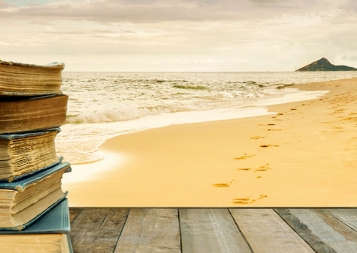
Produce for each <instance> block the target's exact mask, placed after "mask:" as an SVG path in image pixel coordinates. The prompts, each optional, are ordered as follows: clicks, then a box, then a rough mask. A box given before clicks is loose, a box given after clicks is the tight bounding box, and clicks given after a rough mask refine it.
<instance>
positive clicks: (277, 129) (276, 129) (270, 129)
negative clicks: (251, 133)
mask: <svg viewBox="0 0 357 253" xmlns="http://www.w3.org/2000/svg"><path fill="white" fill-rule="evenodd" d="M268 131H281V129H279V128H268Z"/></svg>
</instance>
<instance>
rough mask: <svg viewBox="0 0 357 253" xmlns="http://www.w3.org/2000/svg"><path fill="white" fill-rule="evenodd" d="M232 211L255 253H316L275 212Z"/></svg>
mask: <svg viewBox="0 0 357 253" xmlns="http://www.w3.org/2000/svg"><path fill="white" fill-rule="evenodd" d="M230 211H231V213H232V215H233V217H234V219H235V221H236V222H237V225H238V227H239V229H240V230H241V231H242V234H243V235H244V236H245V238H246V239H247V241H248V242H249V244H250V246H251V248H252V250H253V252H254V253H259V252H272V253H278V252H282V253H285V252H289V253H290V252H291V253H293V252H296V253H302V252H314V251H313V250H312V249H311V247H310V246H309V245H308V244H307V243H306V242H305V241H304V240H302V239H301V238H300V237H299V236H298V235H297V234H296V233H295V232H294V231H293V230H292V229H291V228H290V227H289V226H288V225H287V224H286V223H285V222H284V221H282V220H281V218H280V217H279V216H278V215H277V214H276V213H275V212H274V211H273V210H270V209H231V210H230Z"/></svg>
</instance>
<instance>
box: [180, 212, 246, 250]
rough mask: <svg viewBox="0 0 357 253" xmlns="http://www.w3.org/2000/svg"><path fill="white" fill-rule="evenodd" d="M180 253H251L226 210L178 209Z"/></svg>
mask: <svg viewBox="0 0 357 253" xmlns="http://www.w3.org/2000/svg"><path fill="white" fill-rule="evenodd" d="M179 212H180V227H181V238H182V239H181V240H182V252H183V253H191V252H192V253H194V252H205V253H210V252H212V253H216V252H220V253H221V252H234V253H236V252H237V253H239V252H252V251H251V250H250V248H249V245H248V244H247V242H246V241H245V239H244V237H243V236H242V234H241V233H240V232H239V230H238V228H237V225H236V224H235V222H234V220H233V218H232V216H231V214H230V213H229V211H228V210H227V209H180V210H179Z"/></svg>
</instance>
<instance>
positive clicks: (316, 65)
mask: <svg viewBox="0 0 357 253" xmlns="http://www.w3.org/2000/svg"><path fill="white" fill-rule="evenodd" d="M356 70H357V69H356V68H352V67H348V66H345V65H333V64H331V63H330V62H329V60H327V59H326V58H321V59H320V60H318V61H315V62H313V63H310V64H309V65H306V66H304V67H302V68H300V69H298V70H296V71H356Z"/></svg>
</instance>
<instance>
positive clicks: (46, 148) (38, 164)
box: [0, 128, 61, 182]
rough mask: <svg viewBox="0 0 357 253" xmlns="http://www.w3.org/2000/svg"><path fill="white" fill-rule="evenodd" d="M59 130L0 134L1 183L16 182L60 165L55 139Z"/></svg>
mask: <svg viewBox="0 0 357 253" xmlns="http://www.w3.org/2000/svg"><path fill="white" fill-rule="evenodd" d="M59 131H60V129H59V128H52V129H48V130H44V131H36V132H27V133H17V134H16V133H15V134H0V181H8V182H11V181H14V180H18V179H20V178H22V177H24V176H28V175H29V174H32V173H34V172H36V171H39V170H43V169H46V168H48V167H51V166H53V165H55V164H58V163H60V161H61V158H60V157H58V156H57V154H56V148H55V138H56V135H57V133H58V132H59Z"/></svg>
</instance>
